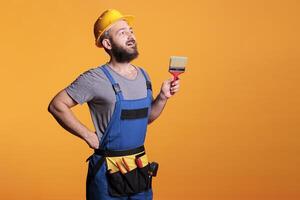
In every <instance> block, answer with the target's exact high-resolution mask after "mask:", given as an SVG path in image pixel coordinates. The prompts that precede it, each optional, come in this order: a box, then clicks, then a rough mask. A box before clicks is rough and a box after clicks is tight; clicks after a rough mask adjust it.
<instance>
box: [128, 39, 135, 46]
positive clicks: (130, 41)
mask: <svg viewBox="0 0 300 200" xmlns="http://www.w3.org/2000/svg"><path fill="white" fill-rule="evenodd" d="M126 45H127V46H129V47H135V40H129V41H127V42H126Z"/></svg>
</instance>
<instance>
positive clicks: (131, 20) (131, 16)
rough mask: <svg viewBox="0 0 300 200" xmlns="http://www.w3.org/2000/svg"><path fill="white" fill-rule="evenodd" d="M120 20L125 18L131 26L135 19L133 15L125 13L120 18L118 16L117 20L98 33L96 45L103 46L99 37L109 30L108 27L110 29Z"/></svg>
mask: <svg viewBox="0 0 300 200" xmlns="http://www.w3.org/2000/svg"><path fill="white" fill-rule="evenodd" d="M120 20H125V21H126V22H127V23H128V25H129V26H131V25H132V23H133V20H134V16H133V15H124V16H122V17H120V18H118V19H117V20H115V21H114V22H112V23H111V24H110V25H109V26H107V27H106V28H105V29H104V30H103V31H102V32H101V33H100V34H99V35H98V38H97V39H96V45H97V46H98V47H100V48H103V46H102V44H101V43H99V39H100V37H101V36H102V35H103V33H105V31H107V30H108V29H110V28H111V27H112V26H113V25H114V24H115V23H116V22H117V21H120Z"/></svg>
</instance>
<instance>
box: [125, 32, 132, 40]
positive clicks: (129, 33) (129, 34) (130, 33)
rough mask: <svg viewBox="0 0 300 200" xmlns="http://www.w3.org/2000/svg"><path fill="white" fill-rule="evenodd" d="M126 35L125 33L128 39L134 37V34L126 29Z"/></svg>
mask: <svg viewBox="0 0 300 200" xmlns="http://www.w3.org/2000/svg"><path fill="white" fill-rule="evenodd" d="M126 35H127V37H128V39H130V38H134V34H133V33H132V32H131V31H126Z"/></svg>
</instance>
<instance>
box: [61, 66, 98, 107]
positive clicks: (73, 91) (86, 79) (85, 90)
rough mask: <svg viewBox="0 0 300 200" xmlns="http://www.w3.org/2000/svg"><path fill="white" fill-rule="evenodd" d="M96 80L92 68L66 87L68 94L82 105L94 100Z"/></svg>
mask: <svg viewBox="0 0 300 200" xmlns="http://www.w3.org/2000/svg"><path fill="white" fill-rule="evenodd" d="M93 85H94V81H93V76H92V72H91V71H90V70H88V71H85V72H83V73H82V74H80V75H79V76H78V77H77V78H76V79H75V80H74V81H73V82H72V83H71V84H70V85H68V86H67V87H66V88H65V91H66V92H67V93H68V95H69V96H70V97H71V98H72V99H73V100H74V101H76V102H77V103H79V104H80V105H82V104H83V103H85V102H88V101H90V100H92V99H93V98H94V96H95V92H94V87H93Z"/></svg>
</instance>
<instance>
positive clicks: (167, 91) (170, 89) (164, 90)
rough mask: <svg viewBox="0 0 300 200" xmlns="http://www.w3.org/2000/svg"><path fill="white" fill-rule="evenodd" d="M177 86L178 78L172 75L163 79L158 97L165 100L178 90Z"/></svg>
mask: <svg viewBox="0 0 300 200" xmlns="http://www.w3.org/2000/svg"><path fill="white" fill-rule="evenodd" d="M179 86H180V80H179V79H177V80H174V77H172V78H169V79H167V80H165V81H164V82H163V84H162V86H161V90H160V93H159V95H160V97H161V98H162V99H165V100H167V99H169V98H170V97H172V96H173V95H174V94H176V93H177V92H178V91H179Z"/></svg>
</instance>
